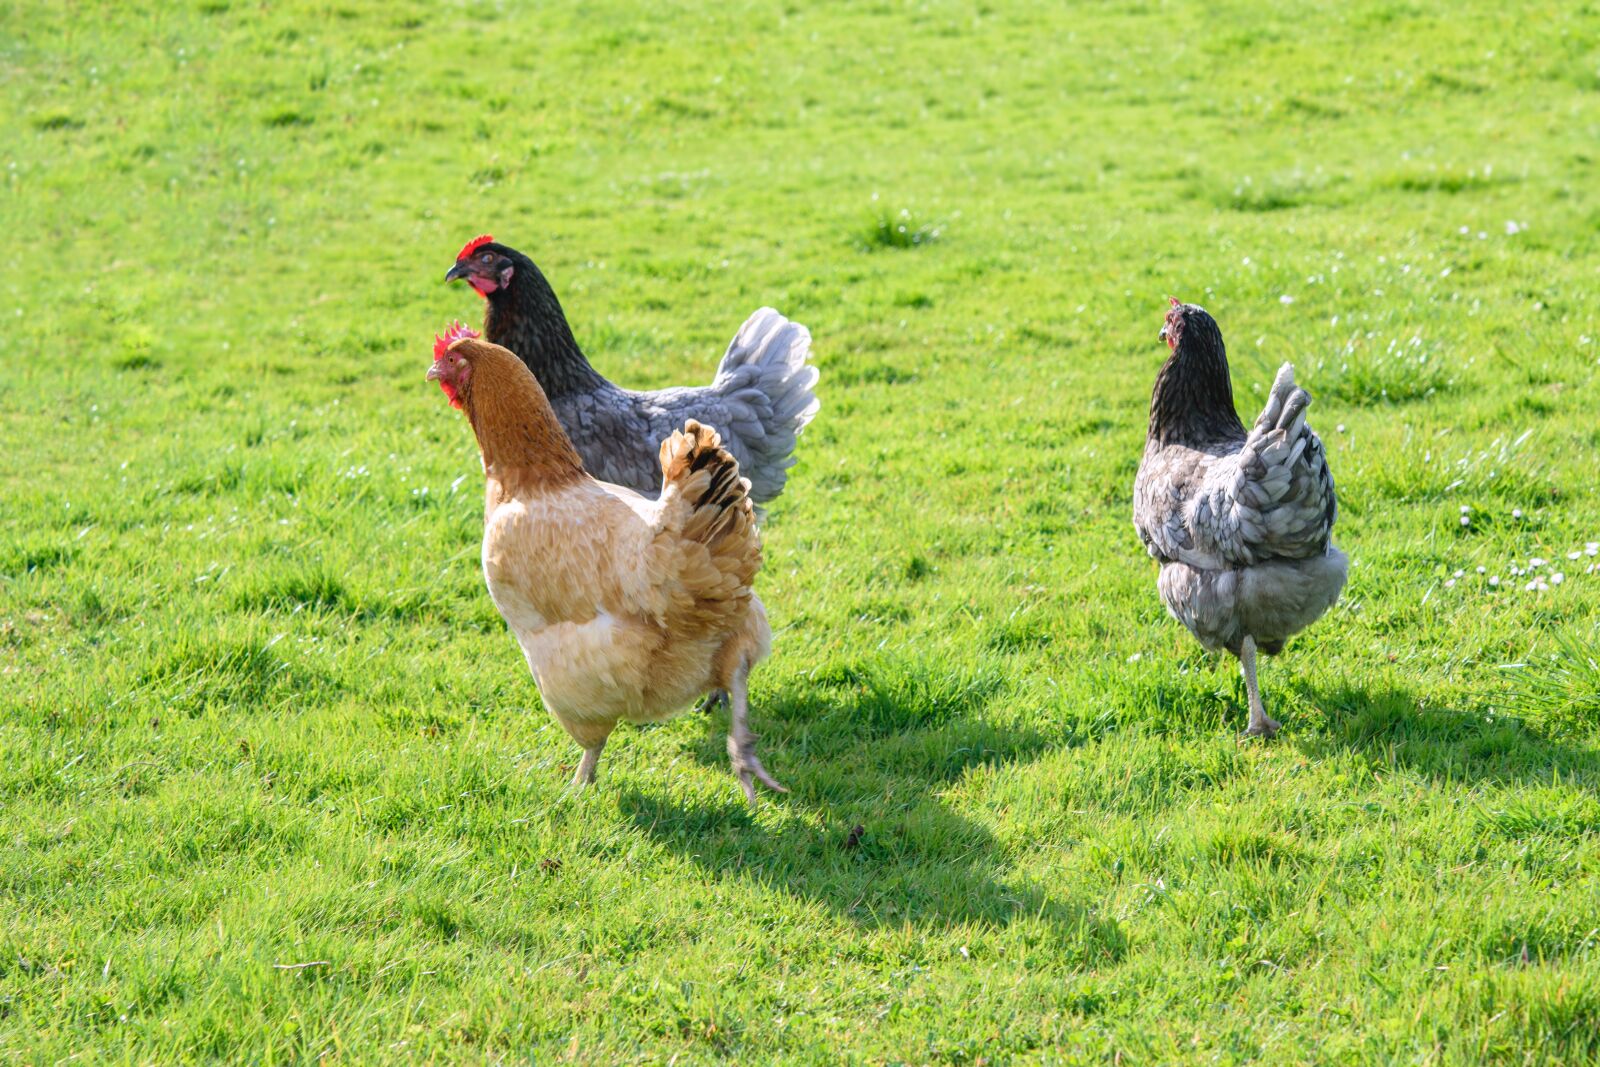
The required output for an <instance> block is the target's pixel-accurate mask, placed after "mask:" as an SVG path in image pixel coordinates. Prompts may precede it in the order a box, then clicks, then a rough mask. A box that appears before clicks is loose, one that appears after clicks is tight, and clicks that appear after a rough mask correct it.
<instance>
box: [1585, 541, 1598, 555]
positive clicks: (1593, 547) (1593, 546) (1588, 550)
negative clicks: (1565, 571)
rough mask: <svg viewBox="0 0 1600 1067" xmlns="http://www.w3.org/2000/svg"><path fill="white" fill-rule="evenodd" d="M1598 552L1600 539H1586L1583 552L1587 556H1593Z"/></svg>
mask: <svg viewBox="0 0 1600 1067" xmlns="http://www.w3.org/2000/svg"><path fill="white" fill-rule="evenodd" d="M1597 553H1600V541H1585V542H1584V543H1583V554H1584V555H1585V556H1593V555H1595V554H1597Z"/></svg>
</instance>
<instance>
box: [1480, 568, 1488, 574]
mask: <svg viewBox="0 0 1600 1067" xmlns="http://www.w3.org/2000/svg"><path fill="white" fill-rule="evenodd" d="M1487 570H1488V568H1487V567H1479V568H1478V573H1479V574H1483V573H1484V572H1485V571H1487Z"/></svg>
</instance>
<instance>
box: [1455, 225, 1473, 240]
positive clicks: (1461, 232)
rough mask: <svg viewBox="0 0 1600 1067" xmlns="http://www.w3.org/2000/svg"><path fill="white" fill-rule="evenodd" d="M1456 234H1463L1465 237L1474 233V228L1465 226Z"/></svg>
mask: <svg viewBox="0 0 1600 1067" xmlns="http://www.w3.org/2000/svg"><path fill="white" fill-rule="evenodd" d="M1456 232H1457V233H1459V234H1461V236H1463V237H1465V236H1466V235H1467V234H1469V233H1471V232H1472V227H1471V226H1463V227H1461V229H1459V230H1457V231H1456Z"/></svg>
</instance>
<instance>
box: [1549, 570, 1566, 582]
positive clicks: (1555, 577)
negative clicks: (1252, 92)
mask: <svg viewBox="0 0 1600 1067" xmlns="http://www.w3.org/2000/svg"><path fill="white" fill-rule="evenodd" d="M1566 580H1567V576H1566V575H1565V574H1562V573H1561V572H1560V571H1556V572H1555V573H1554V574H1552V575H1551V576H1550V584H1551V585H1560V584H1561V583H1562V582H1564V581H1566Z"/></svg>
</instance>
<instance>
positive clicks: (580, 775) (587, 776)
mask: <svg viewBox="0 0 1600 1067" xmlns="http://www.w3.org/2000/svg"><path fill="white" fill-rule="evenodd" d="M605 748H606V739H605V738H603V737H602V738H601V739H600V743H599V744H598V745H594V746H592V747H590V748H586V749H584V750H583V758H582V759H580V760H579V761H578V772H577V773H576V774H574V775H573V776H572V784H573V785H575V786H577V787H578V788H579V789H582V788H583V787H584V786H586V785H594V774H595V768H597V767H599V766H600V753H602V752H604V751H605Z"/></svg>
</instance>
